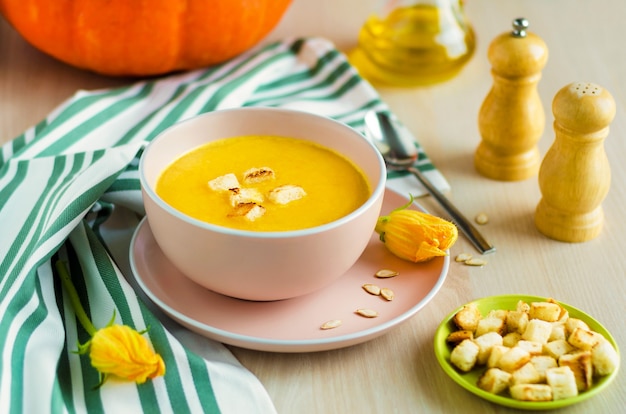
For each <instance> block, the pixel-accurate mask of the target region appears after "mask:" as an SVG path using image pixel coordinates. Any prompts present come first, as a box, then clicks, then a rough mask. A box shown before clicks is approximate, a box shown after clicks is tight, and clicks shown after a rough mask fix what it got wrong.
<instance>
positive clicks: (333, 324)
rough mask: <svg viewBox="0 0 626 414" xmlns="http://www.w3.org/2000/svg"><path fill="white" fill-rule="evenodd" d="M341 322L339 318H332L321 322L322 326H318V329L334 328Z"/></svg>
mask: <svg viewBox="0 0 626 414" xmlns="http://www.w3.org/2000/svg"><path fill="white" fill-rule="evenodd" d="M341 324H342V322H341V319H332V320H330V321H328V322H325V323H323V324H322V326H320V329H324V330H326V329H334V328H337V327H339V326H341Z"/></svg>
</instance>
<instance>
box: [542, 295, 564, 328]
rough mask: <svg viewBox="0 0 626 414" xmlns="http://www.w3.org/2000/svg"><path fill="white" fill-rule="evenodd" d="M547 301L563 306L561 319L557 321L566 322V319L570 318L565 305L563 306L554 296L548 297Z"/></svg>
mask: <svg viewBox="0 0 626 414" xmlns="http://www.w3.org/2000/svg"><path fill="white" fill-rule="evenodd" d="M546 302H549V303H556V304H557V305H559V307H560V308H561V314H560V315H559V319H558V320H557V322H565V321H566V320H568V319H569V311H568V310H567V309H565V308H564V307H563V306H561V304H560V303H559V302H557V301H556V300H554V299H552V298H548V299H546Z"/></svg>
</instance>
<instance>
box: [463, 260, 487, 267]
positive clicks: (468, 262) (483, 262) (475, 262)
mask: <svg viewBox="0 0 626 414" xmlns="http://www.w3.org/2000/svg"><path fill="white" fill-rule="evenodd" d="M465 264H466V265H468V266H484V265H486V264H487V261H486V260H482V259H469V260H466V261H465Z"/></svg>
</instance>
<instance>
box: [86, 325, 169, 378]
mask: <svg viewBox="0 0 626 414" xmlns="http://www.w3.org/2000/svg"><path fill="white" fill-rule="evenodd" d="M90 342H91V346H90V352H89V357H90V358H91V365H93V366H94V367H95V368H96V369H97V370H98V371H100V372H101V373H102V374H113V375H116V376H118V377H120V378H125V379H128V380H131V381H135V382H136V383H138V384H142V383H144V382H146V380H147V379H148V378H150V379H152V378H154V377H157V376H160V375H163V374H165V364H164V363H163V359H162V358H161V356H160V355H159V354H156V353H154V351H152V349H151V348H150V345H149V344H148V341H146V339H145V338H144V337H143V336H141V335H140V334H139V332H137V331H136V330H134V329H132V328H130V327H128V326H126V325H111V326H107V327H106V328H102V329H100V330H98V331H97V332H96V333H95V335H94V336H93V338H91V341H90Z"/></svg>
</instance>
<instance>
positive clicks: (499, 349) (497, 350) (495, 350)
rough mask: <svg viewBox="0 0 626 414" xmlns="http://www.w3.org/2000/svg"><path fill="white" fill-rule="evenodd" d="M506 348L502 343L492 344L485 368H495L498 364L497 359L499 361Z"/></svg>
mask: <svg viewBox="0 0 626 414" xmlns="http://www.w3.org/2000/svg"><path fill="white" fill-rule="evenodd" d="M508 350H509V348H507V347H506V346H504V345H494V346H493V347H492V348H491V353H489V358H488V359H487V368H496V367H497V366H498V361H500V358H502V355H504V353H505V352H506V351H508Z"/></svg>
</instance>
